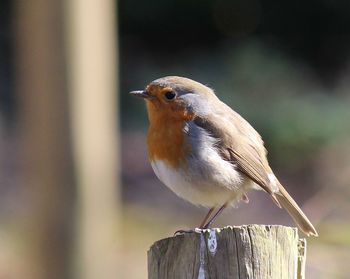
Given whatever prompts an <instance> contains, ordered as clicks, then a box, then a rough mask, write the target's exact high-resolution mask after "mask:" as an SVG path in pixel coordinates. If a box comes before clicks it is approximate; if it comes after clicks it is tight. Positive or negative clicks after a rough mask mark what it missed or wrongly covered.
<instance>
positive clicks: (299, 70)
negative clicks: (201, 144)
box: [0, 0, 350, 279]
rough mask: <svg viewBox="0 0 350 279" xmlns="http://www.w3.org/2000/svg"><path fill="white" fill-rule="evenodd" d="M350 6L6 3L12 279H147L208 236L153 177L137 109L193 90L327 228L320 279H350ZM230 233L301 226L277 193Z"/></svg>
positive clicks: (230, 214) (4, 241) (253, 204)
mask: <svg viewBox="0 0 350 279" xmlns="http://www.w3.org/2000/svg"><path fill="white" fill-rule="evenodd" d="M349 13H350V2H348V1H341V0H340V1H328V0H321V1H315V0H312V1H295V0H293V1H292V0H287V1H283V2H281V1H273V0H244V1H243V0H204V1H200V2H198V1H194V0H186V1H183V0H165V1H164V0H162V1H161V0H152V1H135V0H128V1H126V0H121V1H118V2H116V1H112V0H102V1H101V0H99V1H98V0H66V1H59V0H32V1H20V0H13V1H11V0H0V166H1V167H0V247H1V248H0V278H4V279H5V278H6V279H22V278H26V279H28V278H29V279H32V278H33V279H34V278H35V279H44V278H84V279H85V278H87V279H88V278H135V279H136V278H147V257H146V252H147V250H148V248H149V247H150V245H151V244H152V243H153V242H154V241H156V240H158V239H160V238H164V237H168V236H171V235H172V234H173V232H174V231H176V230H178V229H186V228H193V227H194V226H196V225H198V224H199V222H200V221H201V219H202V218H203V216H204V215H205V213H206V210H205V209H203V208H197V207H194V206H192V205H190V204H188V203H187V202H185V201H182V200H180V199H179V198H177V197H176V196H175V195H174V194H173V193H171V192H170V191H169V190H168V189H167V188H166V187H164V186H163V185H161V183H160V182H159V181H158V180H157V179H156V178H155V175H154V174H153V172H152V170H151V168H150V165H149V163H148V161H147V151H146V144H145V137H146V133H147V125H148V123H147V115H146V110H145V107H144V104H143V101H142V100H138V99H136V98H132V97H130V96H129V95H128V92H129V91H131V90H137V89H142V88H144V86H145V85H146V84H147V83H149V82H150V81H152V80H154V79H156V78H159V77H162V76H166V75H180V76H186V77H189V78H192V79H195V80H197V81H199V82H202V83H204V84H207V85H209V86H211V87H212V88H214V89H215V90H216V92H217V95H218V96H219V97H220V98H221V99H222V100H224V101H225V102H226V103H227V104H229V105H230V106H231V107H233V108H234V109H235V110H236V111H238V112H239V113H240V114H241V115H243V116H244V117H245V118H246V119H247V120H249V122H251V123H252V124H253V126H254V127H255V128H256V129H257V130H258V131H259V133H261V134H262V136H263V139H264V140H265V143H266V146H267V148H268V150H269V160H270V162H271V165H272V167H273V168H274V169H275V172H276V173H277V174H278V177H279V178H280V180H281V181H282V182H283V183H284V184H285V185H286V188H287V189H288V191H289V192H290V193H291V194H292V196H294V197H295V199H296V200H297V202H298V203H299V204H300V205H301V206H302V208H303V210H304V211H305V212H306V213H307V215H308V216H309V217H310V219H311V220H312V222H313V223H314V225H315V227H316V228H317V230H318V232H319V234H320V237H319V238H310V239H308V256H307V270H306V275H307V278H309V279H312V278H339V279H341V278H349V277H348V270H349V268H348V263H349V261H350V221H349V216H350V202H349V198H350V189H349V181H350V147H349V140H350V94H349V90H350V17H349ZM249 199H250V203H249V204H244V203H242V204H238V205H237V208H235V209H230V210H227V211H226V212H225V213H224V214H223V215H222V216H221V217H220V218H219V219H218V221H217V226H224V225H240V224H249V223H262V224H285V225H293V223H292V221H291V219H290V218H289V216H288V215H287V214H286V213H285V212H284V211H282V210H280V209H278V208H277V207H276V206H275V205H274V204H273V203H272V202H271V201H270V200H269V198H268V197H267V195H265V194H264V193H251V194H250V195H249Z"/></svg>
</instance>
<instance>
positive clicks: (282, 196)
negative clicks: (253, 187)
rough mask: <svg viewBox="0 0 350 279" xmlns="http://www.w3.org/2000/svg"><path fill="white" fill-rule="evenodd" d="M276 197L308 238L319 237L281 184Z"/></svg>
mask: <svg viewBox="0 0 350 279" xmlns="http://www.w3.org/2000/svg"><path fill="white" fill-rule="evenodd" d="M274 196H275V198H276V199H277V201H278V203H279V204H280V205H281V206H282V207H283V208H284V209H286V210H287V212H288V213H289V215H290V216H291V217H292V218H293V220H294V222H295V223H296V224H297V226H298V227H299V229H301V230H302V231H303V232H304V233H305V234H306V235H307V236H310V235H313V236H318V233H317V231H316V229H315V228H314V226H313V225H312V224H311V222H310V221H309V219H308V218H307V217H306V215H305V214H304V212H303V211H302V210H301V209H300V207H299V206H298V205H297V203H296V202H295V201H294V200H293V198H292V197H291V196H290V195H289V194H288V192H287V191H286V189H284V188H283V186H282V185H281V184H279V191H278V192H276V193H275V195H274Z"/></svg>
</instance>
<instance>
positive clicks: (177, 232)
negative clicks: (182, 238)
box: [174, 230, 196, 236]
mask: <svg viewBox="0 0 350 279" xmlns="http://www.w3.org/2000/svg"><path fill="white" fill-rule="evenodd" d="M195 231H196V230H177V231H176V232H174V236H176V235H179V234H184V233H193V232H195Z"/></svg>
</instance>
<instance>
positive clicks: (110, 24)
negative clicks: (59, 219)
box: [65, 0, 120, 279]
mask: <svg viewBox="0 0 350 279" xmlns="http://www.w3.org/2000/svg"><path fill="white" fill-rule="evenodd" d="M65 4H66V11H67V12H66V16H67V17H66V23H67V24H66V30H67V49H68V52H67V54H68V57H69V59H68V61H69V91H70V97H71V98H70V104H71V116H72V125H73V150H74V161H75V167H76V174H77V190H78V192H77V195H78V204H77V205H78V206H77V227H76V228H77V230H76V243H75V245H76V246H75V248H76V249H75V252H76V258H75V260H76V261H75V272H76V273H75V275H76V278H81V279H95V278H104V279H108V278H117V277H118V276H119V275H120V274H119V273H118V243H120V238H119V237H118V236H119V235H118V215H119V214H118V213H119V209H120V207H118V201H119V195H118V194H119V192H118V184H119V183H118V180H119V163H118V158H119V156H118V155H119V150H118V124H119V123H118V112H117V107H118V102H117V96H118V95H117V92H116V91H117V77H118V75H117V66H116V65H117V60H118V57H117V53H118V52H117V44H116V40H117V38H116V28H115V26H116V22H115V14H116V9H115V5H114V4H115V1H114V0H66V1H65Z"/></svg>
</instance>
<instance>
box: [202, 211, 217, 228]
mask: <svg viewBox="0 0 350 279" xmlns="http://www.w3.org/2000/svg"><path fill="white" fill-rule="evenodd" d="M214 209H215V206H214V207H212V208H210V209H209V211H208V213H207V215H205V217H204V219H203V221H202V223H201V224H200V225H199V227H198V228H199V229H203V228H204V226H205V224H206V223H207V221H208V219H209V217H210V215H211V214H212V213H213V211H214Z"/></svg>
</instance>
